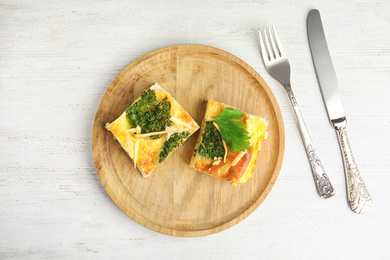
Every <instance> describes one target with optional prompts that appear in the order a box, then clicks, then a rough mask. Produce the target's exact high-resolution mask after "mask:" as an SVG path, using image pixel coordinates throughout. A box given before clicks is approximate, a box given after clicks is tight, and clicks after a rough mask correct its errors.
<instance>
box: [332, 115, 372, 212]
mask: <svg viewBox="0 0 390 260" xmlns="http://www.w3.org/2000/svg"><path fill="white" fill-rule="evenodd" d="M334 126H335V129H336V133H337V137H338V139H339V144H340V149H341V154H342V156H343V163H344V172H345V181H346V185H347V199H348V204H349V206H350V207H351V209H352V211H354V212H355V213H358V214H361V213H366V212H367V211H368V209H369V208H370V207H371V206H372V199H371V196H370V193H368V190H367V188H366V185H365V184H364V182H363V179H362V176H361V175H360V172H359V170H358V168H357V165H356V162H355V159H354V157H353V154H352V149H351V145H350V144H349V140H348V135H347V131H346V121H343V122H341V123H335V124H334Z"/></svg>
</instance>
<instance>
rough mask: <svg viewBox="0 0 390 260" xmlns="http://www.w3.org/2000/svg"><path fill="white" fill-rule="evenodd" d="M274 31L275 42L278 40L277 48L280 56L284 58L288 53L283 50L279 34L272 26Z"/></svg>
mask: <svg viewBox="0 0 390 260" xmlns="http://www.w3.org/2000/svg"><path fill="white" fill-rule="evenodd" d="M272 29H273V31H274V35H275V40H276V46H277V47H278V49H279V54H280V56H281V57H282V56H286V53H285V52H284V49H283V47H282V44H281V42H280V39H279V36H278V34H277V32H276V30H275V27H274V26H273V25H272Z"/></svg>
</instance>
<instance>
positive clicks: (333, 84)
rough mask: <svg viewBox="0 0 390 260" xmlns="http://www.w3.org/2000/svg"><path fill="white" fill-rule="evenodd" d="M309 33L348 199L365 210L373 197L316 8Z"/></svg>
mask: <svg viewBox="0 0 390 260" xmlns="http://www.w3.org/2000/svg"><path fill="white" fill-rule="evenodd" d="M307 34H308V39H309V45H310V50H311V55H312V58H313V64H314V68H315V71H316V75H317V80H318V83H319V86H320V89H321V93H322V99H323V101H324V104H325V107H326V111H327V113H328V118H329V121H330V123H331V125H332V126H333V127H334V128H335V130H336V133H337V137H338V140H339V145H340V149H341V154H342V157H343V163H344V172H345V179H346V185H347V199H348V203H349V206H350V208H351V209H352V210H353V211H354V212H355V213H358V214H360V213H365V212H367V210H368V209H369V208H370V207H371V205H372V199H371V196H370V194H369V193H368V191H367V188H366V186H365V184H364V182H363V179H362V177H361V175H360V172H359V170H358V168H357V165H356V162H355V159H354V157H353V154H352V149H351V146H350V143H349V139H348V136H347V132H346V126H347V119H346V116H345V112H344V107H343V104H342V101H341V97H340V92H339V86H338V82H337V77H336V72H335V70H334V67H333V63H332V59H331V57H330V53H329V49H328V45H327V43H326V38H325V33H324V28H323V26H322V21H321V15H320V12H319V11H318V10H317V9H314V10H311V11H310V12H309V14H308V16H307Z"/></svg>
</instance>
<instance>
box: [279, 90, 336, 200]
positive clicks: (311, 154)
mask: <svg viewBox="0 0 390 260" xmlns="http://www.w3.org/2000/svg"><path fill="white" fill-rule="evenodd" d="M285 89H286V91H287V94H288V97H289V99H290V102H291V104H292V106H293V109H294V112H295V116H296V118H297V121H298V126H299V131H300V133H301V136H302V140H303V144H304V145H305V150H306V154H307V158H308V159H309V162H310V167H311V172H312V174H313V178H314V182H315V185H316V188H317V192H318V194H319V195H320V197H321V198H323V199H328V198H330V197H332V196H333V195H334V194H335V193H334V189H333V186H332V183H331V182H330V180H329V177H328V175H327V174H326V172H325V168H324V166H323V165H322V163H321V160H320V158H319V157H318V155H317V151H316V149H315V148H314V145H313V141H312V140H311V138H310V135H309V132H308V131H307V129H306V125H305V122H304V121H303V117H302V114H301V111H300V110H299V106H298V103H297V100H296V99H295V96H294V93H293V91H292V89H291V86H290V85H286V86H285Z"/></svg>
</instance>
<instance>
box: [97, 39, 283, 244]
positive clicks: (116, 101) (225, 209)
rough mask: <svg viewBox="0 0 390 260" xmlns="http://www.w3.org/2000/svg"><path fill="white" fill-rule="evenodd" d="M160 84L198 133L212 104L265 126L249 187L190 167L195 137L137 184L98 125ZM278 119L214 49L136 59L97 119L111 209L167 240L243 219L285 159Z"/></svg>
mask: <svg viewBox="0 0 390 260" xmlns="http://www.w3.org/2000/svg"><path fill="white" fill-rule="evenodd" d="M156 82H157V83H159V84H160V86H161V87H163V88H164V89H166V90H167V91H168V92H169V93H171V95H172V96H173V97H174V98H175V99H176V100H177V101H178V102H179V103H180V104H181V105H182V106H183V107H184V109H185V110H186V111H187V112H188V113H189V114H190V115H191V116H192V117H193V118H194V119H195V121H196V122H198V124H199V125H200V124H201V122H202V120H203V116H204V113H205V109H206V103H207V100H208V99H210V98H212V99H214V100H216V101H220V102H223V103H226V104H229V105H231V106H234V107H238V108H240V109H242V110H243V111H246V112H248V113H250V114H254V115H259V116H262V117H265V118H267V120H268V121H269V126H268V129H267V130H268V133H269V135H268V138H267V139H266V140H265V141H264V142H263V144H262V150H261V151H260V154H259V156H258V158H257V164H256V167H255V171H254V173H253V177H252V179H250V180H248V181H247V182H246V183H244V184H240V185H238V186H236V187H233V186H231V185H230V183H229V182H227V181H223V180H220V179H217V178H214V177H211V176H209V175H207V174H203V173H200V172H197V171H195V170H193V169H191V168H190V167H189V166H188V165H189V162H190V160H191V156H192V154H193V149H194V147H195V142H196V138H197V135H198V133H199V131H198V132H197V133H195V134H194V135H192V136H191V137H190V138H189V139H188V140H187V141H186V143H185V144H184V145H183V146H181V147H179V149H178V150H176V152H174V153H173V154H172V155H171V156H169V157H168V158H167V159H166V160H165V161H164V162H163V163H162V164H161V165H159V166H158V167H157V168H156V170H155V171H154V172H152V174H151V176H150V177H149V178H148V179H144V178H142V176H141V174H140V173H139V172H138V171H137V170H136V169H135V168H134V166H133V164H132V161H131V160H130V158H129V157H128V156H127V154H126V152H125V151H124V150H123V149H122V148H121V146H120V144H119V143H118V142H117V141H116V140H115V139H114V137H113V135H112V134H111V133H110V132H108V131H107V130H106V129H105V128H104V125H105V124H106V123H107V122H112V121H114V120H115V119H116V118H117V117H118V116H119V115H121V113H122V112H123V111H124V110H125V109H126V108H127V107H128V106H129V105H130V104H131V103H132V102H133V101H134V100H135V99H136V98H137V97H139V96H140V94H141V92H142V91H143V90H145V89H146V88H148V87H150V86H151V85H152V84H154V83H156ZM284 138H285V136H284V125H283V119H282V114H281V112H280V109H279V106H278V104H277V101H276V99H275V97H274V95H273V94H272V92H271V90H270V88H269V87H268V85H267V84H266V83H265V81H264V80H263V79H262V78H261V77H260V75H259V74H258V73H257V72H256V71H255V70H254V69H253V68H251V67H250V66H249V65H248V64H246V63H245V62H244V61H242V60H240V59H239V58H237V57H236V56H234V55H232V54H230V53H227V52H225V51H222V50H220V49H216V48H212V47H208V46H201V45H178V46H173V47H168V48H164V49H160V50H157V51H154V52H152V53H150V54H147V55H145V56H144V57H142V58H140V59H138V60H137V61H135V62H134V63H132V64H131V65H129V66H128V67H127V68H126V69H124V70H123V71H122V72H121V73H120V74H119V75H118V76H117V78H116V79H115V80H114V81H113V82H112V83H111V85H110V86H109V87H108V89H107V91H106V93H105V94H104V96H103V98H102V100H101V102H100V104H99V108H98V110H97V112H96V116H95V121H94V125H93V133H92V148H93V157H94V160H95V165H96V169H97V172H98V174H99V177H100V180H101V182H102V184H103V186H104V188H105V189H106V191H107V193H108V194H109V196H110V197H111V199H112V200H113V201H114V202H115V204H116V205H117V206H118V207H119V208H120V209H121V210H122V211H124V212H125V213H126V214H127V215H128V216H130V217H131V218H132V219H134V220H135V221H137V222H138V223H140V224H141V225H143V226H145V227H147V228H150V229H152V230H155V231H157V232H160V233H164V234H168V235H173V236H183V237H192V236H204V235H210V234H213V233H216V232H219V231H222V230H225V229H227V228H230V227H232V226H233V225H235V224H237V223H238V222H240V221H241V220H243V219H244V218H246V217H247V216H249V215H250V214H251V213H252V212H253V211H254V210H255V209H256V208H258V207H259V205H260V204H261V203H262V202H263V201H264V199H265V198H266V196H267V195H268V194H269V192H270V191H271V188H272V187H273V185H274V183H275V181H276V179H277V177H278V175H279V171H280V169H281V166H282V161H283V155H284V145H285V144H284V143H285V139H284Z"/></svg>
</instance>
